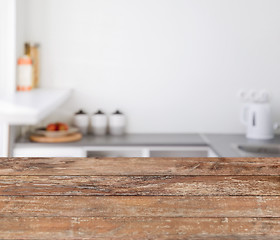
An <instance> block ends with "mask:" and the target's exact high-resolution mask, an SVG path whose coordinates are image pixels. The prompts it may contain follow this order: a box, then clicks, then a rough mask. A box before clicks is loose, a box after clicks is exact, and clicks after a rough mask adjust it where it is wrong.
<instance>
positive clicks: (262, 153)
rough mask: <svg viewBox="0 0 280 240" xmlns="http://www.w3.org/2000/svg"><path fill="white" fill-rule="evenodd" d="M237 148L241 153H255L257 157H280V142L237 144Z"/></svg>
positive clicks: (250, 154)
mask: <svg viewBox="0 0 280 240" xmlns="http://www.w3.org/2000/svg"><path fill="white" fill-rule="evenodd" d="M236 148H237V150H238V151H239V153H241V155H248V156H252V155H253V156H256V157H280V144H264V145H252V144H241V145H237V146H236ZM242 153H243V154H242Z"/></svg>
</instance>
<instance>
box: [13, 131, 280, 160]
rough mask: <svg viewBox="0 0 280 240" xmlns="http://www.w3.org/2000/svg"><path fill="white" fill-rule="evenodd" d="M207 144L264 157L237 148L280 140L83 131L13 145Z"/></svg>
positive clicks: (225, 152) (223, 151)
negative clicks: (78, 135) (59, 139)
mask: <svg viewBox="0 0 280 240" xmlns="http://www.w3.org/2000/svg"><path fill="white" fill-rule="evenodd" d="M31 144H32V146H34V147H35V146H36V147H44V146H48V147H50V146H56V147H57V146H64V147H69V146H73V147H93V146H109V147H118V146H181V147H183V146H207V145H208V146H210V147H211V148H212V149H213V150H214V151H215V152H216V154H217V155H218V156H220V157H266V156H265V155H263V156H262V155H259V154H249V153H245V152H243V151H241V150H239V149H238V148H237V146H238V145H240V144H250V145H266V144H280V135H276V136H275V138H274V139H272V140H251V139H247V138H246V137H245V135H244V134H126V135H124V136H93V135H86V136H84V137H83V139H82V140H81V141H78V142H71V143H34V142H30V141H29V139H28V138H20V139H19V140H18V141H17V142H16V146H18V147H24V146H27V145H28V146H30V145H31Z"/></svg>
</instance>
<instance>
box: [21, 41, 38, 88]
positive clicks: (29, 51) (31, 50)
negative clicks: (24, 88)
mask: <svg viewBox="0 0 280 240" xmlns="http://www.w3.org/2000/svg"><path fill="white" fill-rule="evenodd" d="M39 48H40V45H39V44H37V43H34V44H33V43H32V44H31V43H25V45H24V49H25V50H24V51H25V55H27V56H29V57H30V58H31V60H32V88H37V87H38V86H39V77H40V58H39Z"/></svg>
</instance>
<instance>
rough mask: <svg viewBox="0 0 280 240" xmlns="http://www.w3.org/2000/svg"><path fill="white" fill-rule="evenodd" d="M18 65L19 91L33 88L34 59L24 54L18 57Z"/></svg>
mask: <svg viewBox="0 0 280 240" xmlns="http://www.w3.org/2000/svg"><path fill="white" fill-rule="evenodd" d="M17 65H18V68H17V91H30V90H31V89H32V71H33V68H32V60H31V58H30V57H29V56H27V55H24V56H23V57H20V58H19V59H18V62H17Z"/></svg>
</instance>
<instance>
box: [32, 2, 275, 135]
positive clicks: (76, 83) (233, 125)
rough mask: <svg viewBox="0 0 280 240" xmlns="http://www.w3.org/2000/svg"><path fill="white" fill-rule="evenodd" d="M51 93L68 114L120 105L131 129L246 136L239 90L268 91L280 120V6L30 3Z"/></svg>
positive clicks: (34, 33) (45, 82)
mask: <svg viewBox="0 0 280 240" xmlns="http://www.w3.org/2000/svg"><path fill="white" fill-rule="evenodd" d="M28 9H29V12H28V14H29V19H28V27H29V29H28V32H27V36H28V38H29V39H30V40H33V41H38V42H40V43H41V45H42V49H41V50H42V81H41V86H44V87H61V88H65V87H67V88H68V87H71V88H73V89H75V93H74V96H73V98H72V99H71V100H70V101H69V102H68V103H67V104H65V105H64V106H63V108H62V109H60V113H61V114H62V115H64V116H68V115H71V114H72V113H73V112H74V111H76V110H78V109H79V108H83V109H85V110H87V111H88V112H93V111H96V110H97V108H101V109H103V110H104V111H106V112H108V113H110V112H112V111H114V110H115V109H116V108H118V109H120V110H122V111H123V112H125V113H126V114H127V116H128V118H129V131H130V132H221V133H222V132H242V131H244V128H243V127H242V126H241V124H240V123H239V119H238V111H239V108H240V105H241V104H240V102H239V100H238V99H237V97H236V93H237V91H238V90H239V89H241V88H244V89H251V88H254V89H263V88H265V89H267V90H269V91H270V92H271V94H272V105H273V110H274V113H275V118H276V119H277V120H278V121H280V94H279V89H280V14H279V9H280V1H279V0H269V1H268V0H234V1H233V0H211V1H209V0H118V1H116V0H47V1H45V0H29V7H28Z"/></svg>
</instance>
